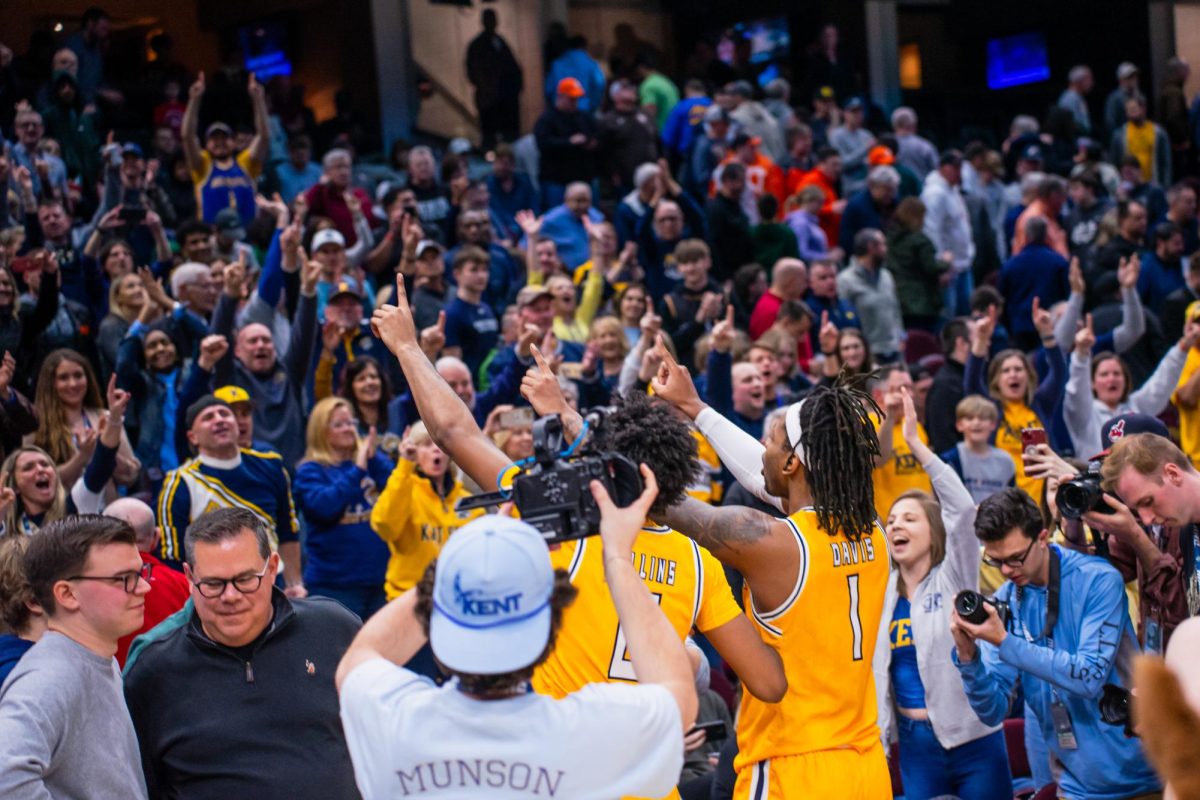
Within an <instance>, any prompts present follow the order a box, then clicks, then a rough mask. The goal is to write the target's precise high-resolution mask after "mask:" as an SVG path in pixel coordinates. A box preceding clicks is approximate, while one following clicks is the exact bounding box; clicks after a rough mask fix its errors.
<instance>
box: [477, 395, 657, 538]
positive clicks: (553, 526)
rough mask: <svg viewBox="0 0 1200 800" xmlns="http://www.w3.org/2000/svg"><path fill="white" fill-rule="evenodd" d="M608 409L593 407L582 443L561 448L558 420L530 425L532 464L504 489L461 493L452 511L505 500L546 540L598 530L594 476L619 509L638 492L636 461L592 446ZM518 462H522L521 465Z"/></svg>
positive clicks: (548, 418)
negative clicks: (515, 507) (469, 493)
mask: <svg viewBox="0 0 1200 800" xmlns="http://www.w3.org/2000/svg"><path fill="white" fill-rule="evenodd" d="M608 411H609V409H599V410H594V411H593V412H592V413H590V414H588V416H587V417H586V418H585V426H586V427H585V429H584V430H583V431H582V432H581V433H580V436H581V437H582V443H581V444H579V445H578V446H575V445H572V447H569V448H567V449H563V429H562V419H561V418H560V417H559V416H558V414H549V415H547V416H545V417H541V418H540V419H538V420H536V421H535V422H534V423H533V458H532V459H531V461H532V462H533V463H532V464H531V465H529V466H527V467H525V468H523V469H522V470H521V472H520V473H518V474H517V476H516V477H515V478H514V479H513V483H512V492H511V495H510V494H509V493H507V492H503V491H501V492H492V493H490V494H481V495H475V496H474V497H466V498H463V499H462V500H460V501H459V502H458V505H457V506H456V509H457V510H458V511H467V510H470V509H473V508H482V507H484V506H490V505H495V504H496V503H500V502H504V501H507V500H509V499H511V500H513V502H514V503H515V504H516V506H517V510H518V511H520V512H521V519H522V520H523V521H525V522H528V523H529V524H530V525H532V526H533V527H535V528H537V529H538V531H540V532H541V534H542V536H543V537H545V539H546V542H547V544H553V543H555V542H564V541H567V540H570V539H582V538H584V537H585V536H593V535H595V534H597V533H599V532H600V507H599V506H597V505H596V499H595V498H594V497H592V491H591V489H590V488H588V484H590V483H591V482H592V481H593V480H598V481H600V483H602V484H603V485H604V488H605V489H607V490H608V494H609V496H610V497H612V500H613V503H615V504H616V505H617V506H619V507H622V508H624V507H625V506H628V505H629V504H630V503H632V502H633V501H634V500H637V499H638V497H639V496H640V495H641V493H642V488H643V487H642V476H641V473H640V472H639V471H638V466H637V464H634V463H633V462H632V461H630V460H629V459H628V458H626V457H625V456H623V455H620V454H619V453H600V452H596V451H595V450H594V449H593V448H592V442H593V441H594V437H595V432H596V430H597V429H598V428H600V427H601V426H602V425H603V424H604V420H605V418H606V417H607V415H608ZM522 466H523V465H522Z"/></svg>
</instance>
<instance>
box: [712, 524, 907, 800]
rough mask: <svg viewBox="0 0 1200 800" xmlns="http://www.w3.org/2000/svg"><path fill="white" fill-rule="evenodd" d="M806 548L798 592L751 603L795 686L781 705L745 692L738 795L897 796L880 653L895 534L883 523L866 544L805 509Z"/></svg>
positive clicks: (800, 529) (859, 799)
mask: <svg viewBox="0 0 1200 800" xmlns="http://www.w3.org/2000/svg"><path fill="white" fill-rule="evenodd" d="M787 523H788V526H789V527H790V529H791V533H792V534H793V535H794V536H795V538H796V546H797V547H798V548H799V549H800V570H799V574H798V575H797V577H796V585H795V587H794V588H793V590H792V592H791V595H790V596H789V597H788V599H787V600H786V601H785V602H784V603H783V604H782V605H780V606H779V607H778V608H775V609H759V608H756V607H755V606H754V605H753V602H754V599H753V597H752V595H751V593H750V587H749V584H748V583H747V584H746V587H745V589H744V595H745V605H746V608H747V609H752V613H751V617H752V619H753V620H754V623H755V627H757V628H758V631H759V635H760V636H762V638H763V640H764V641H765V642H766V643H767V644H768V645H770V646H771V647H773V648H774V649H775V650H777V651H778V652H779V656H780V658H781V659H782V660H783V669H784V672H785V673H786V674H787V680H788V690H787V694H786V695H784V698H783V700H781V701H779V702H778V703H764V702H762V701H761V700H758V699H757V698H755V697H754V696H753V695H751V694H750V693H749V692H745V693H743V694H742V705H741V711H740V715H739V717H738V733H737V736H738V755H737V759H736V760H735V761H734V769H736V770H737V784H736V788H735V790H734V794H733V796H734V797H735V798H738V800H777V798H800V797H803V798H812V799H813V800H821V799H822V798H829V800H833V799H834V798H837V800H875V798H890V797H891V796H892V792H891V781H890V779H889V777H888V769H887V761H886V758H885V756H884V753H883V747H882V746H881V744H880V734H879V726H878V725H877V719H876V710H875V678H874V675H873V673H872V670H871V657H872V655H873V652H874V649H875V638H876V634H877V633H878V632H879V620H880V615H881V614H882V613H883V598H884V593H885V591H886V589H887V581H888V570H889V558H888V549H887V541H886V539H885V538H884V533H883V531H882V530H881V529H880V528H879V526H878V525H876V526H875V529H874V530H872V531H871V533H870V535H865V536H863V537H861V539H859V540H858V541H854V540H851V539H849V538H848V537H846V536H845V535H843V534H840V533H839V534H838V535H836V536H830V535H828V534H827V533H826V532H825V531H824V529H822V528H821V527H820V526H819V525H818V524H817V515H816V512H814V511H813V510H812V509H811V508H805V509H801V510H799V511H797V512H796V513H795V514H792V515H791V516H790V517H789V518H788V519H787Z"/></svg>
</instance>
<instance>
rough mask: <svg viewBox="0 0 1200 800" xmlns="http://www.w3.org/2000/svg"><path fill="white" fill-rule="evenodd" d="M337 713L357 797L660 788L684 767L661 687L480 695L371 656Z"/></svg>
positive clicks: (595, 794)
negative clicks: (558, 695) (482, 697)
mask: <svg viewBox="0 0 1200 800" xmlns="http://www.w3.org/2000/svg"><path fill="white" fill-rule="evenodd" d="M341 713H342V726H343V728H344V729H345V732H346V743H347V745H349V748H350V758H351V759H352V760H353V762H354V776H355V780H356V781H357V783H358V788H359V791H361V792H362V795H363V798H364V800H377V798H406V797H412V798H437V800H446V798H477V797H506V798H522V797H537V798H568V799H569V800H587V798H596V800H601V798H605V799H611V798H614V797H619V796H622V795H638V796H643V797H661V796H663V795H665V794H667V793H668V792H670V791H671V789H672V788H673V787H674V786H675V784H676V783H677V782H678V780H679V772H680V769H681V768H682V766H683V736H682V723H681V721H680V717H679V707H678V706H677V705H676V704H675V700H674V698H673V697H672V696H671V694H670V692H668V691H667V690H666V689H664V688H662V687H660V686H650V685H646V686H633V685H610V684H596V685H592V686H588V687H586V688H584V689H582V690H580V691H578V692H575V693H574V694H571V695H569V696H568V697H565V698H563V699H562V700H555V699H553V698H551V697H546V696H543V695H538V694H533V693H532V692H531V693H528V694H524V695H520V696H518V697H513V698H511V699H506V700H489V701H483V700H475V699H473V698H471V697H468V696H467V695H465V694H463V693H462V692H460V691H459V690H458V689H457V688H456V686H455V683H454V682H453V681H451V682H449V683H447V684H446V685H445V686H443V687H441V688H438V687H436V686H434V685H433V684H432V683H430V682H429V681H428V680H426V679H425V678H422V677H421V676H419V675H417V674H415V673H413V672H409V671H408V670H406V669H404V668H403V667H398V666H396V665H394V664H392V663H390V662H388V661H385V660H383V659H375V660H372V661H368V662H365V663H363V664H361V665H359V666H358V667H357V668H356V669H355V670H354V671H353V672H351V673H350V675H349V676H347V678H346V680H345V682H344V683H343V684H342V691H341Z"/></svg>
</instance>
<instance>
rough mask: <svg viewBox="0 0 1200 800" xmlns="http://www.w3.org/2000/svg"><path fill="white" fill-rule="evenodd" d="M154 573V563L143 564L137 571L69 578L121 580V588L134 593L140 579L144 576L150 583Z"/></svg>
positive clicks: (70, 578) (72, 577)
mask: <svg viewBox="0 0 1200 800" xmlns="http://www.w3.org/2000/svg"><path fill="white" fill-rule="evenodd" d="M153 573H154V565H153V564H142V568H141V569H139V570H138V571H136V572H122V573H121V574H120V575H72V576H71V577H69V578H67V580H69V581H108V582H109V583H116V582H117V581H120V582H121V588H122V589H124V590H125V594H133V593H134V592H136V591H137V587H138V581H140V580H141V579H142V578H145V579H146V582H147V583H149V581H150V576H151V575H152V574H153Z"/></svg>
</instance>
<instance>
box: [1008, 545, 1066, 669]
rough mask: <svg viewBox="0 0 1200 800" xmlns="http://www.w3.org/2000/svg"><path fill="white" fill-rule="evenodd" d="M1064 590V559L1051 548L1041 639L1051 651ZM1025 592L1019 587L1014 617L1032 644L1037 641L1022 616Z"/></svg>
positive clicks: (1055, 549)
mask: <svg viewBox="0 0 1200 800" xmlns="http://www.w3.org/2000/svg"><path fill="white" fill-rule="evenodd" d="M1061 588H1062V557H1061V556H1059V554H1058V548H1056V547H1051V548H1050V575H1049V580H1048V581H1047V583H1046V623H1045V627H1044V628H1043V629H1042V634H1041V636H1040V637H1039V638H1042V639H1045V640H1046V642H1047V644H1049V646H1050V649H1051V650H1053V649H1054V626H1055V625H1057V624H1058V603H1059V594H1060V591H1061ZM1023 596H1024V592H1023V591H1022V590H1021V587H1019V586H1018V587H1017V608H1016V609H1015V613H1014V614H1013V616H1015V617H1016V618H1017V622H1018V623H1019V624H1020V626H1021V634H1022V635H1023V636H1024V637H1025V640H1026V641H1027V642H1029V643H1030V644H1033V643H1034V642H1036V641H1037V639H1035V638H1034V637H1033V636H1032V635H1031V634H1030V633H1029V629H1028V628H1027V627H1026V626H1025V619H1024V618H1023V617H1022V616H1021V599H1022V598H1023Z"/></svg>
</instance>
